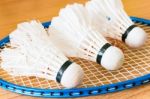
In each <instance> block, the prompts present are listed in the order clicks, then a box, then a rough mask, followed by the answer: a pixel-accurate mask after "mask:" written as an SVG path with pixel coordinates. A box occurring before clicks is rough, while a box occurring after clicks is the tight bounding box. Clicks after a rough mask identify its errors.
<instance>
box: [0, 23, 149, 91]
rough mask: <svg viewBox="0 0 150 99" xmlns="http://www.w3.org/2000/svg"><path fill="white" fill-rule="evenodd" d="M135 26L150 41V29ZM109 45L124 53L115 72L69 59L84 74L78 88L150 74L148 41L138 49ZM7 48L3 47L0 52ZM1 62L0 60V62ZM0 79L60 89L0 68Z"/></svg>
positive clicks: (139, 24)
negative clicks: (123, 59) (123, 58)
mask: <svg viewBox="0 0 150 99" xmlns="http://www.w3.org/2000/svg"><path fill="white" fill-rule="evenodd" d="M136 25H138V26H140V27H142V28H143V29H144V30H145V31H146V32H147V33H148V39H150V36H149V35H150V27H149V26H147V24H144V25H143V24H141V23H136ZM109 40H110V41H111V43H112V44H113V45H115V46H117V47H119V48H121V49H122V50H123V51H124V54H125V63H124V64H123V66H122V68H121V69H119V70H115V71H107V70H105V69H104V68H103V67H101V66H99V65H98V64H97V63H95V62H92V61H88V60H85V59H81V58H73V57H72V58H70V59H71V60H72V61H74V62H76V63H78V64H80V65H81V67H82V68H83V70H84V72H85V76H84V79H83V83H82V84H81V85H80V86H79V87H80V88H87V87H93V86H101V85H106V84H112V83H117V82H122V81H125V80H130V79H133V78H137V77H140V76H143V75H146V74H149V73H150V64H149V63H150V52H149V49H150V40H147V42H146V44H145V46H143V47H142V48H140V49H131V48H128V47H127V46H126V45H124V44H123V43H122V42H120V41H117V40H112V39H109ZM5 47H9V44H7V46H3V47H1V48H0V51H1V50H2V49H3V48H5ZM1 61H2V60H1V59H0V62H1ZM0 78H2V79H3V80H6V81H8V82H11V83H13V84H17V85H22V86H27V87H32V88H44V89H45V88H51V89H61V88H63V87H62V86H61V85H60V84H58V83H56V82H54V81H51V80H46V79H42V78H38V77H23V76H17V77H14V76H11V75H9V74H8V73H7V72H6V71H4V70H3V69H1V68H0Z"/></svg>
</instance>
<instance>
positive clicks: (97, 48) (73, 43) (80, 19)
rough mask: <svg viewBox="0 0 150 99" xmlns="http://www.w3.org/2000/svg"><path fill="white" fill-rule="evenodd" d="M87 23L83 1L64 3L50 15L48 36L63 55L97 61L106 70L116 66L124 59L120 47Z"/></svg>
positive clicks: (88, 21)
mask: <svg viewBox="0 0 150 99" xmlns="http://www.w3.org/2000/svg"><path fill="white" fill-rule="evenodd" d="M91 23H92V20H90V18H89V16H88V12H87V10H86V9H85V7H84V6H83V5H80V4H73V5H67V6H66V7H65V8H64V9H61V10H60V12H59V16H58V17H54V18H53V19H52V21H51V25H50V27H49V30H48V31H49V35H50V39H51V40H52V41H53V43H54V44H55V45H56V46H57V47H58V48H59V49H61V50H62V51H63V52H64V53H65V54H66V55H67V56H71V57H80V58H84V59H87V60H91V61H94V62H97V63H99V64H101V65H102V66H103V67H104V68H106V69H108V70H115V69H118V68H119V67H120V66H121V65H122V64H123V60H124V55H123V53H122V51H121V50H120V49H119V48H117V47H115V46H112V45H111V44H109V43H108V41H107V40H106V39H105V38H104V37H103V36H102V35H101V34H100V33H97V31H96V30H94V29H92V25H91Z"/></svg>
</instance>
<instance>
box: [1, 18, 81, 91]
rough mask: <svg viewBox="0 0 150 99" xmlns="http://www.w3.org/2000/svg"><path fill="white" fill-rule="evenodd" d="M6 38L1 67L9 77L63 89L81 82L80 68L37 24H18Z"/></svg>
mask: <svg viewBox="0 0 150 99" xmlns="http://www.w3.org/2000/svg"><path fill="white" fill-rule="evenodd" d="M9 37H10V46H11V48H5V49H3V50H2V52H1V53H0V57H1V59H2V62H1V67H2V68H3V69H4V70H6V71H7V72H8V73H9V74H11V75H14V76H36V77H41V78H46V79H49V80H54V81H57V82H58V83H61V84H62V85H63V86H65V87H67V88H72V87H76V86H77V85H79V84H80V83H81V82H82V79H83V74H84V73H83V70H82V68H81V67H80V66H79V65H78V64H76V63H73V62H71V61H69V59H68V58H67V57H65V56H64V54H62V53H61V52H60V51H59V50H58V49H57V48H55V46H54V45H53V44H52V43H51V41H50V39H49V37H48V34H47V32H46V31H45V29H44V27H43V26H42V24H41V23H40V22H37V21H35V20H33V21H31V22H24V23H21V24H18V26H17V29H16V30H15V31H13V32H12V33H11V34H10V35H9Z"/></svg>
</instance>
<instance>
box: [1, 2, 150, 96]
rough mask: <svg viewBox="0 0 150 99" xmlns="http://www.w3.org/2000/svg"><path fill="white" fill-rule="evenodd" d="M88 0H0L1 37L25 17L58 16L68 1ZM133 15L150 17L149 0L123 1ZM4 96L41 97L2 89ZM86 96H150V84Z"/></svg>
mask: <svg viewBox="0 0 150 99" xmlns="http://www.w3.org/2000/svg"><path fill="white" fill-rule="evenodd" d="M85 1H86V0H0V38H3V37H5V36H6V35H8V34H9V33H10V31H12V30H13V29H14V28H15V27H16V24H17V23H19V22H22V21H25V20H31V19H39V20H40V21H42V22H44V21H47V20H51V18H52V17H53V16H56V15H57V13H58V11H59V9H60V8H61V7H64V6H65V5H66V4H67V3H73V2H79V3H84V2H85ZM123 2H124V4H125V9H126V11H127V12H128V14H129V15H131V16H138V17H143V18H147V19H150V1H149V0H123ZM0 99H37V98H33V97H28V96H22V95H19V94H15V93H11V92H9V91H5V90H3V89H0ZM82 99H150V84H147V85H143V86H140V87H136V88H133V89H129V90H125V91H122V92H116V93H111V94H107V95H100V96H95V97H94V96H92V97H88V98H87V97H85V98H82Z"/></svg>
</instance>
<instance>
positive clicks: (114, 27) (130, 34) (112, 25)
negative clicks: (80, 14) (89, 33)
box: [86, 0, 147, 48]
mask: <svg viewBox="0 0 150 99" xmlns="http://www.w3.org/2000/svg"><path fill="white" fill-rule="evenodd" d="M86 8H87V9H88V11H89V14H90V16H91V18H92V20H93V23H94V25H95V27H96V28H97V29H99V30H101V28H102V26H103V28H104V29H105V30H107V32H104V33H103V35H104V36H106V37H112V38H115V39H118V40H122V41H123V42H125V43H126V44H127V45H128V46H129V47H132V48H138V47H141V46H142V45H143V44H144V43H145V41H146V38H147V35H146V33H145V31H144V30H143V29H142V28H140V27H137V26H136V25H135V24H134V23H133V22H132V21H131V19H130V18H129V16H128V15H127V14H126V12H125V11H124V8H123V4H122V2H121V0H91V1H88V2H87V3H86ZM106 28H107V29H106Z"/></svg>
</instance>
